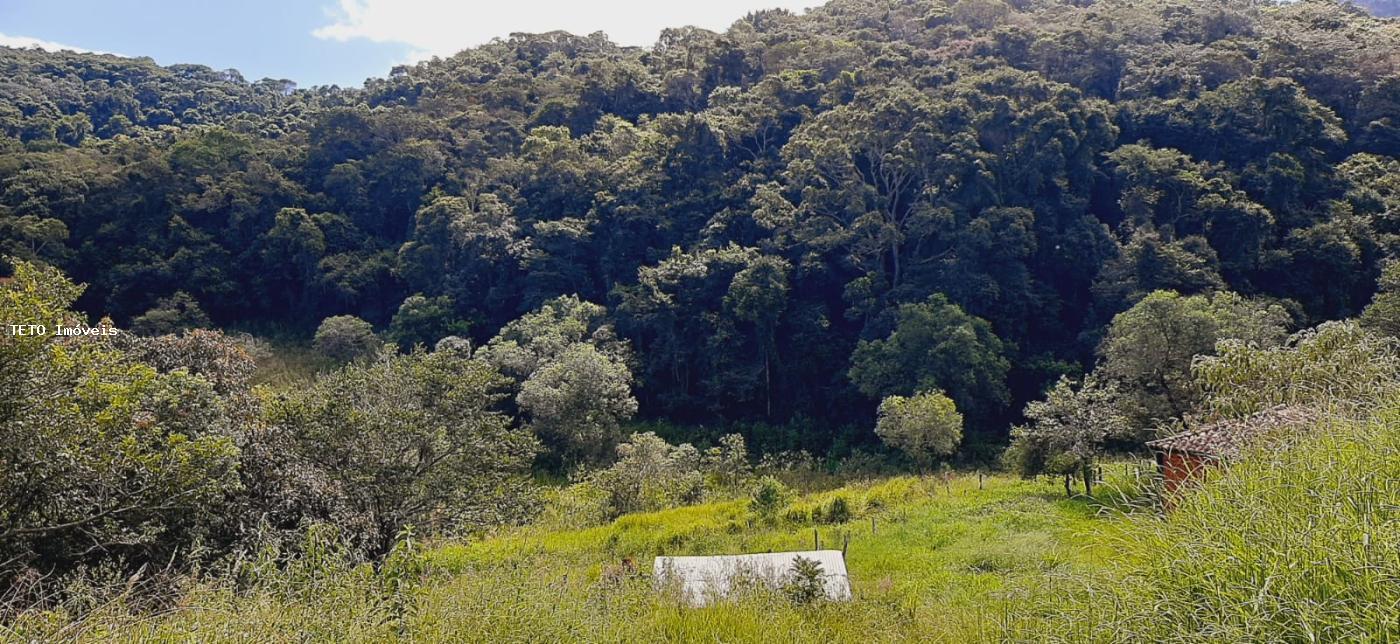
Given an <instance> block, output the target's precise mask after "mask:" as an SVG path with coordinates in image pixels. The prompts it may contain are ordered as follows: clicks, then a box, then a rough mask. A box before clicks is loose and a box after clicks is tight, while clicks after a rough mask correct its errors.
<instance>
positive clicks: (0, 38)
mask: <svg viewBox="0 0 1400 644" xmlns="http://www.w3.org/2000/svg"><path fill="white" fill-rule="evenodd" d="M0 47H18V48H27V47H38V48H40V49H43V50H44V51H76V52H81V53H85V54H111V53H112V52H110V51H100V50H97V49H88V48H87V47H78V46H75V45H65V44H63V43H58V42H54V41H52V40H42V39H39V38H33V37H30V36H11V35H9V34H3V33H0ZM113 55H114V56H120V55H121V54H113Z"/></svg>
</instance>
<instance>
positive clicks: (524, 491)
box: [250, 351, 537, 555]
mask: <svg viewBox="0 0 1400 644" xmlns="http://www.w3.org/2000/svg"><path fill="white" fill-rule="evenodd" d="M503 385H504V379H503V378H502V377H501V376H500V374H499V373H497V372H496V370H495V369H493V368H492V367H491V366H490V365H487V364H486V363H485V362H483V361H480V360H474V359H467V358H463V357H462V356H461V355H459V354H454V353H442V354H440V353H432V354H428V353H423V352H421V351H418V352H415V353H412V354H409V355H404V356H392V357H385V358H381V359H379V360H376V361H373V362H367V363H361V364H352V365H349V366H347V367H345V368H343V369H341V370H339V371H335V372H332V373H330V374H326V375H324V376H322V377H320V378H318V379H317V380H316V381H315V382H314V383H312V384H311V385H310V386H308V387H305V388H304V389H301V390H297V391H293V392H289V393H287V394H284V395H280V396H277V397H276V398H272V399H270V400H268V401H267V413H266V418H265V423H266V425H267V430H266V431H265V432H264V433H263V435H262V436H260V440H258V441H256V442H255V443H254V444H253V445H251V446H250V449H252V450H253V456H254V457H255V459H254V460H253V461H252V462H251V463H250V467H252V469H253V474H254V475H255V476H256V477H257V486H256V487H255V488H254V489H253V490H252V492H253V494H254V495H255V496H256V498H257V501H258V502H259V503H260V504H262V507H265V508H266V513H267V516H268V517H269V520H270V521H272V522H273V523H274V525H277V526H286V527H290V526H294V525H296V524H297V523H300V522H303V521H305V520H307V519H308V518H310V519H314V520H318V521H324V522H328V523H334V524H336V525H340V526H342V527H343V528H345V529H346V530H347V533H348V534H349V536H350V537H351V538H353V539H355V540H356V545H357V546H358V547H361V548H364V549H365V550H366V551H367V552H369V553H371V554H374V555H382V554H384V553H386V552H388V548H389V547H390V546H391V545H392V544H393V542H394V538H395V536H396V535H397V534H398V533H399V531H400V530H402V529H403V528H404V527H405V526H408V525H417V526H419V527H421V528H426V529H428V530H430V531H441V530H473V529H478V528H483V527H486V526H490V525H497V524H501V523H511V522H515V521H519V520H522V519H524V518H525V517H526V516H527V515H528V514H530V513H531V512H532V510H533V508H534V499H533V491H532V488H531V486H530V485H529V483H528V481H527V479H526V475H527V474H528V471H529V466H530V462H531V459H532V458H533V456H534V454H535V451H536V449H537V443H536V441H535V440H534V438H533V437H532V436H530V435H529V433H528V432H524V431H521V430H517V429H513V428H512V427H511V424H510V419H509V418H508V417H506V416H505V415H503V414H501V413H499V412H497V411H494V407H495V406H496V404H497V403H498V402H499V400H500V398H501V395H500V393H499V391H500V388H501V387H502V386H503Z"/></svg>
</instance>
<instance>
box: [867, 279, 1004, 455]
mask: <svg viewBox="0 0 1400 644" xmlns="http://www.w3.org/2000/svg"><path fill="white" fill-rule="evenodd" d="M1004 353H1005V348H1004V347H1003V345H1002V343H1001V341H1000V340H999V339H998V338H997V337H996V335H995V334H994V333H992V328H991V325H989V324H987V322H986V321H985V320H981V319H979V318H976V317H973V316H970V315H968V314H966V313H965V312H964V311H963V310H962V308H961V307H959V306H957V305H956V304H952V303H950V302H949V301H948V299H947V298H946V297H944V296H942V295H935V296H933V297H930V298H929V299H928V301H927V302H923V303H920V304H905V305H902V306H900V307H899V322H898V324H897V325H896V327H895V329H894V330H893V331H892V332H890V334H889V336H888V337H886V338H885V339H881V340H871V341H862V342H861V343H860V344H859V345H858V346H857V347H856V350H855V353H854V354H852V356H851V371H850V377H851V381H852V382H854V383H855V384H856V386H858V387H860V389H861V391H863V392H865V393H866V394H867V395H871V396H884V397H888V396H894V395H899V396H907V395H911V394H914V393H916V392H919V391H935V390H937V391H943V392H947V396H948V398H950V399H951V400H952V402H954V403H956V404H957V408H958V409H959V410H961V411H962V412H963V413H965V414H967V415H968V416H969V418H970V419H971V420H972V423H973V426H974V427H975V428H981V429H986V428H987V427H986V426H987V425H989V424H990V423H991V420H992V415H993V414H994V413H996V412H997V411H999V410H1000V408H1001V406H1002V405H1003V404H1004V403H1005V402H1006V401H1007V395H1008V394H1007V389H1006V372H1007V369H1008V368H1009V367H1010V364H1009V363H1008V362H1007V360H1006V358H1005V357H1004V355H1003V354H1004ZM900 404H902V403H900ZM954 442H956V441H954ZM944 444H946V443H944ZM950 451H951V450H950Z"/></svg>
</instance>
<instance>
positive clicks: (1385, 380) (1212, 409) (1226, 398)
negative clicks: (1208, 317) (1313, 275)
mask: <svg viewBox="0 0 1400 644" xmlns="http://www.w3.org/2000/svg"><path fill="white" fill-rule="evenodd" d="M1192 371H1193V373H1194V375H1195V378H1196V381H1197V383H1198V385H1199V387H1200V388H1201V390H1202V391H1203V392H1204V393H1205V402H1204V405H1203V411H1204V412H1205V413H1207V414H1210V415H1214V416H1223V417H1230V418H1242V417H1244V416H1248V415H1249V414H1252V413H1255V412H1258V411H1261V410H1264V409H1267V408H1269V407H1273V406H1275V405H1306V406H1314V407H1336V408H1338V409H1339V410H1343V411H1352V412H1355V411H1358V410H1364V409H1366V408H1369V407H1371V406H1373V405H1375V404H1376V403H1379V402H1382V401H1385V400H1388V399H1389V398H1390V397H1391V396H1392V395H1394V394H1395V393H1396V391H1397V387H1400V341H1397V340H1396V339H1395V338H1393V337H1389V336H1378V335H1375V334H1373V333H1371V332H1369V331H1368V330H1367V329H1365V328H1364V327H1362V326H1360V325H1358V324H1357V323H1356V322H1353V321H1343V322H1328V323H1325V324H1322V325H1319V326H1318V327H1316V328H1313V329H1307V330H1304V331H1301V332H1299V333H1297V334H1295V335H1293V336H1292V337H1291V338H1289V339H1288V342H1287V343H1285V344H1284V345H1282V346H1278V347H1267V348H1265V347H1257V346H1251V345H1248V344H1245V343H1243V342H1240V341H1237V340H1228V341H1225V342H1222V343H1221V345H1220V348H1219V350H1218V351H1217V355H1215V356H1202V357H1200V358H1198V359H1197V360H1196V362H1195V364H1194V365H1193V368H1192Z"/></svg>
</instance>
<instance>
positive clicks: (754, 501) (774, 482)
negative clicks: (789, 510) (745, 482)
mask: <svg viewBox="0 0 1400 644" xmlns="http://www.w3.org/2000/svg"><path fill="white" fill-rule="evenodd" d="M791 495H792V492H791V490H789V489H788V487H787V486H786V485H783V483H782V481H779V480H778V479H775V478H773V477H771V476H765V477H763V478H760V479H758V482H757V483H755V484H754V487H753V492H751V493H750V494H749V511H751V512H753V513H754V514H757V515H758V516H760V517H763V518H765V519H771V518H773V517H775V516H777V515H778V511H779V510H782V509H783V506H785V505H787V501H788V498H789V497H790V496H791Z"/></svg>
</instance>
